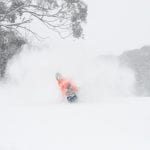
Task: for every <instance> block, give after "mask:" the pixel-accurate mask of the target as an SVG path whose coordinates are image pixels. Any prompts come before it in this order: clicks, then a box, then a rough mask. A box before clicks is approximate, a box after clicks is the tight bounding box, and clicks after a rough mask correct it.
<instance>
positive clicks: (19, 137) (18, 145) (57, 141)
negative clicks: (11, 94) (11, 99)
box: [0, 99, 150, 150]
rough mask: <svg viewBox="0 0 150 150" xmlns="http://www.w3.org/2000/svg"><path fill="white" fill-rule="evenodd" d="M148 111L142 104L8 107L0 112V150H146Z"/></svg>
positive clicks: (149, 124)
mask: <svg viewBox="0 0 150 150" xmlns="http://www.w3.org/2000/svg"><path fill="white" fill-rule="evenodd" d="M134 100H135V99H134ZM141 100H144V99H141ZM149 108H150V103H143V102H139V103H136V102H134V103H130V104H129V103H124V104H117V103H115V104H111V103H96V104H91V103H88V104H87V103H86V104H85V103H82V104H81V103H79V104H74V105H70V104H57V105H54V104H53V105H34V106H33V105H32V106H31V105H30V106H9V107H8V108H7V109H3V108H2V109H0V117H1V124H0V133H1V134H0V149H1V150H49V149H52V150H60V149H62V150H70V149H72V150H76V149H78V150H91V149H94V150H99V149H102V150H114V149H115V150H143V149H144V150H149V149H150V142H149V141H150V128H149V127H150V109H149Z"/></svg>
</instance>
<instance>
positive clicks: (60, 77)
mask: <svg viewBox="0 0 150 150" xmlns="http://www.w3.org/2000/svg"><path fill="white" fill-rule="evenodd" d="M55 77H56V79H57V80H58V81H59V80H62V75H61V74H60V73H59V72H57V73H56V75H55Z"/></svg>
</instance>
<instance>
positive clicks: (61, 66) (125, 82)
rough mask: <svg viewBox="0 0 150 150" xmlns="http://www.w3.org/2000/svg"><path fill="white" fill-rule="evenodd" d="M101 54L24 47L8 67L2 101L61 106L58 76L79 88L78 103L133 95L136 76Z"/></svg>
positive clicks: (1, 94)
mask: <svg viewBox="0 0 150 150" xmlns="http://www.w3.org/2000/svg"><path fill="white" fill-rule="evenodd" d="M99 56H100V54H99V52H97V53H96V52H95V53H93V55H91V53H90V52H89V53H88V51H85V50H78V49H77V50H76V51H75V50H71V49H63V50H62V49H51V48H48V47H44V48H43V49H42V50H41V47H37V46H36V47H34V46H32V47H29V46H25V47H24V49H23V51H22V52H21V53H20V54H19V55H16V56H15V57H14V58H13V59H12V60H11V61H9V64H8V66H7V71H6V77H7V78H6V80H5V82H4V83H3V82H2V83H1V86H0V92H1V93H0V97H1V98H0V99H1V100H2V101H3V102H4V103H6V102H8V104H40V105H42V104H49V103H60V102H61V103H62V102H66V100H65V99H64V98H63V97H62V95H61V93H60V90H59V88H58V85H57V82H56V79H55V73H56V72H60V73H62V75H63V76H64V77H66V78H68V79H70V80H72V81H73V82H75V83H76V84H77V86H78V87H79V93H78V94H79V102H103V101H108V99H107V100H106V99H105V100H104V98H106V97H130V96H134V82H135V79H134V73H133V72H132V71H131V70H130V69H128V68H125V67H122V66H120V64H119V62H118V59H117V56H115V59H112V60H111V59H109V60H108V59H107V58H105V55H104V56H102V57H103V58H100V57H99Z"/></svg>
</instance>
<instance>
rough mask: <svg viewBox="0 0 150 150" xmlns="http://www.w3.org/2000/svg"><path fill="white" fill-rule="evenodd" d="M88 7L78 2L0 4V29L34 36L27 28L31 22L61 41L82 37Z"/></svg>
mask: <svg viewBox="0 0 150 150" xmlns="http://www.w3.org/2000/svg"><path fill="white" fill-rule="evenodd" d="M86 17H87V5H86V4H85V3H84V2H82V1H81V0H0V28H2V29H3V30H11V31H14V32H19V31H20V29H23V30H26V31H29V32H31V33H32V34H34V35H35V36H37V34H36V33H35V32H33V31H32V30H31V29H30V28H28V27H27V26H26V24H29V23H31V22H32V21H33V20H34V19H37V20H39V21H41V22H42V23H43V24H44V25H45V26H46V27H47V28H49V29H51V30H53V31H56V32H58V33H59V35H60V36H61V37H62V38H64V37H67V36H69V35H73V37H75V38H80V37H82V35H83V29H82V26H81V24H82V23H83V22H86Z"/></svg>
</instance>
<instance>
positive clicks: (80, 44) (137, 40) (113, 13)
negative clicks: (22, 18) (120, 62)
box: [34, 0, 150, 54]
mask: <svg viewBox="0 0 150 150" xmlns="http://www.w3.org/2000/svg"><path fill="white" fill-rule="evenodd" d="M85 2H86V3H87V4H88V9H89V10H88V19H87V24H86V26H85V28H84V29H85V39H84V40H73V39H66V40H61V39H59V37H58V36H57V35H56V34H55V33H53V32H51V31H48V30H46V29H44V27H40V26H37V25H34V29H35V28H36V29H37V31H39V32H40V33H42V35H44V36H45V35H46V36H47V35H48V36H50V38H49V39H48V41H49V45H50V46H52V47H53V48H61V49H63V48H64V49H66V48H67V49H70V48H71V49H86V50H91V51H99V52H100V53H105V54H112V53H121V52H122V51H124V50H129V49H134V48H140V47H142V46H144V45H149V44H150V1H149V0H85ZM58 43H59V44H58Z"/></svg>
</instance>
